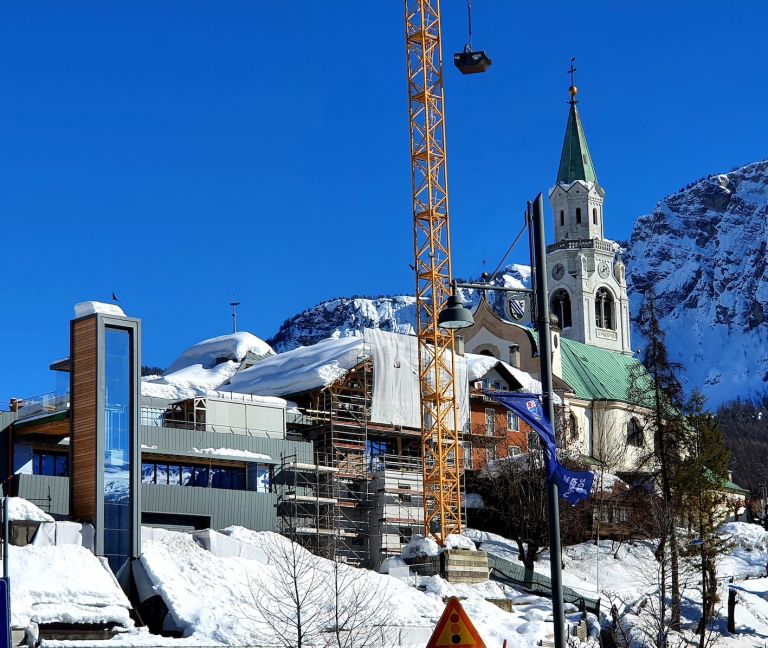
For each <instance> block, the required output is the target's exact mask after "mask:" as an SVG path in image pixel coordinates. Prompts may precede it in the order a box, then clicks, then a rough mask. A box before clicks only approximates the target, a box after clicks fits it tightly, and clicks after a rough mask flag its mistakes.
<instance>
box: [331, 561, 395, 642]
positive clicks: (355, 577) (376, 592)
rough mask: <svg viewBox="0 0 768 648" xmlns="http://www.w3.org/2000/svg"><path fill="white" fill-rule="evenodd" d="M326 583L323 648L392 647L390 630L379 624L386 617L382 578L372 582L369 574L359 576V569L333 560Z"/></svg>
mask: <svg viewBox="0 0 768 648" xmlns="http://www.w3.org/2000/svg"><path fill="white" fill-rule="evenodd" d="M366 576H367V577H366ZM329 580H330V582H329V587H328V594H329V596H330V598H331V600H330V602H329V605H328V606H327V608H328V614H327V617H326V620H325V633H326V635H325V645H326V646H329V647H330V648H369V647H372V646H382V647H384V648H386V647H387V646H392V645H395V640H396V632H395V628H394V626H389V625H386V624H384V623H381V620H382V619H386V618H389V617H390V614H388V613H387V612H388V610H387V608H388V607H389V605H388V603H387V600H386V583H385V580H384V578H383V577H382V578H377V579H376V581H375V582H374V581H373V578H372V574H370V573H369V574H363V573H362V571H361V569H360V568H357V567H351V566H349V565H346V564H344V563H342V562H340V561H339V560H334V561H333V563H332V566H331V574H330V579H329ZM377 620H378V622H377Z"/></svg>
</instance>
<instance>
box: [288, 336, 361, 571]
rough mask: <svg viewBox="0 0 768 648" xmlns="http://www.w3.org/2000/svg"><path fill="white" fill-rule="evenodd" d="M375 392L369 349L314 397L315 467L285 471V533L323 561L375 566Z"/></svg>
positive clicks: (310, 410) (310, 407) (310, 429)
mask: <svg viewBox="0 0 768 648" xmlns="http://www.w3.org/2000/svg"><path fill="white" fill-rule="evenodd" d="M372 389H373V361H372V359H371V355H370V351H369V349H367V347H365V346H364V347H363V348H362V349H361V353H360V357H359V362H358V364H357V366H356V367H355V368H354V369H352V370H350V371H349V372H347V373H346V374H345V375H344V376H343V377H342V378H340V379H339V380H337V381H336V382H334V383H333V384H332V385H329V386H328V387H326V388H324V389H322V390H320V391H318V392H314V393H313V394H311V395H310V396H309V400H308V403H307V407H306V408H305V421H306V422H307V424H308V426H307V427H306V428H304V430H302V435H303V436H305V437H306V438H309V439H311V440H312V441H313V442H314V446H315V463H314V464H312V465H309V464H301V465H299V464H296V463H295V461H293V460H292V459H291V458H286V459H285V460H284V461H283V465H282V466H281V473H283V472H284V475H283V478H282V481H284V482H285V486H284V488H283V492H281V493H280V497H279V499H280V503H279V505H278V506H279V508H280V511H279V512H280V516H281V525H282V529H281V530H283V531H284V532H286V534H289V533H291V534H294V535H295V536H296V537H297V541H299V542H302V543H303V544H304V545H305V546H307V548H309V549H311V550H312V551H314V552H316V553H318V554H319V555H323V556H326V557H329V558H331V557H335V558H337V559H340V560H343V561H345V562H348V563H350V564H355V565H362V564H369V562H370V548H369V538H368V509H369V507H370V505H371V497H370V487H369V486H370V475H369V471H368V460H367V447H368V423H369V421H370V415H371V400H372Z"/></svg>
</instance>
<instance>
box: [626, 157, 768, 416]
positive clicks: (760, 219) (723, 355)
mask: <svg viewBox="0 0 768 648" xmlns="http://www.w3.org/2000/svg"><path fill="white" fill-rule="evenodd" d="M767 247H768V161H763V162H756V163H754V164H750V165H747V166H745V167H743V168H740V169H737V170H735V171H731V172H730V173H725V174H721V175H714V176H710V177H708V178H705V179H703V180H699V181H698V182H695V183H693V184H692V185H689V186H688V187H686V188H685V189H683V190H681V191H679V192H678V193H676V194H673V195H671V196H669V197H667V198H665V199H664V200H662V201H661V202H659V204H658V205H657V206H656V208H655V209H654V210H653V212H652V213H651V214H648V215H647V216H642V217H640V218H639V219H638V220H637V222H636V223H635V226H634V229H633V232H632V238H631V241H630V244H629V251H628V258H627V261H628V263H627V279H628V282H629V285H630V300H631V305H632V310H633V312H634V313H636V312H637V310H638V308H639V306H640V304H641V302H642V299H643V294H645V293H646V291H648V290H649V289H651V288H653V289H654V290H655V293H656V297H657V301H658V303H659V304H660V305H661V307H662V309H663V311H664V312H665V313H666V315H665V317H664V319H663V326H664V329H665V331H666V332H667V344H668V347H669V349H670V351H671V357H672V359H674V360H676V361H678V362H680V363H681V364H682V365H683V366H684V367H685V375H686V379H687V383H688V387H689V388H692V387H698V388H699V389H701V390H702V391H703V392H704V394H705V395H706V396H707V398H708V403H709V405H710V406H711V407H714V406H716V405H718V404H720V403H722V402H724V401H727V400H732V399H735V398H736V397H741V398H749V397H752V396H754V395H756V394H761V393H764V392H765V390H766V388H768V257H766V248H767ZM640 342H641V341H640V340H635V346H639V343H640Z"/></svg>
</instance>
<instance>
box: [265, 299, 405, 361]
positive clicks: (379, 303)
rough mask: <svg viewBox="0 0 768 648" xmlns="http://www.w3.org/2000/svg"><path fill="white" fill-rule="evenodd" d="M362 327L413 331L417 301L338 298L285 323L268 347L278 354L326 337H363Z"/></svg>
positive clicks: (271, 339)
mask: <svg viewBox="0 0 768 648" xmlns="http://www.w3.org/2000/svg"><path fill="white" fill-rule="evenodd" d="M364 328H378V329H381V330H382V331H391V332H395V333H406V334H408V333H415V332H416V298H415V297H412V296H410V295H408V296H396V297H376V298H368V297H352V298H347V297H340V298H338V299H331V300H329V301H326V302H322V303H320V304H318V305H317V306H314V307H313V308H308V309H307V310H305V311H303V312H301V313H299V314H298V315H294V316H293V317H291V318H289V319H287V320H285V322H283V324H282V325H281V326H280V329H279V330H278V331H277V333H275V335H274V336H273V337H272V338H270V340H269V344H270V345H271V346H272V348H273V349H275V351H277V352H278V353H283V352H285V351H290V350H291V349H295V348H296V347H299V346H308V345H310V344H315V343H316V342H319V341H320V340H324V339H325V338H329V337H347V336H356V335H362V331H363V329H364Z"/></svg>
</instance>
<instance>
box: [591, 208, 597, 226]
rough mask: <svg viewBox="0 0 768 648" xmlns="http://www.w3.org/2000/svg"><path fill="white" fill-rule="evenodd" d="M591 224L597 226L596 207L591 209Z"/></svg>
mask: <svg viewBox="0 0 768 648" xmlns="http://www.w3.org/2000/svg"><path fill="white" fill-rule="evenodd" d="M592 224H593V225H597V207H593V208H592Z"/></svg>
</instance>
